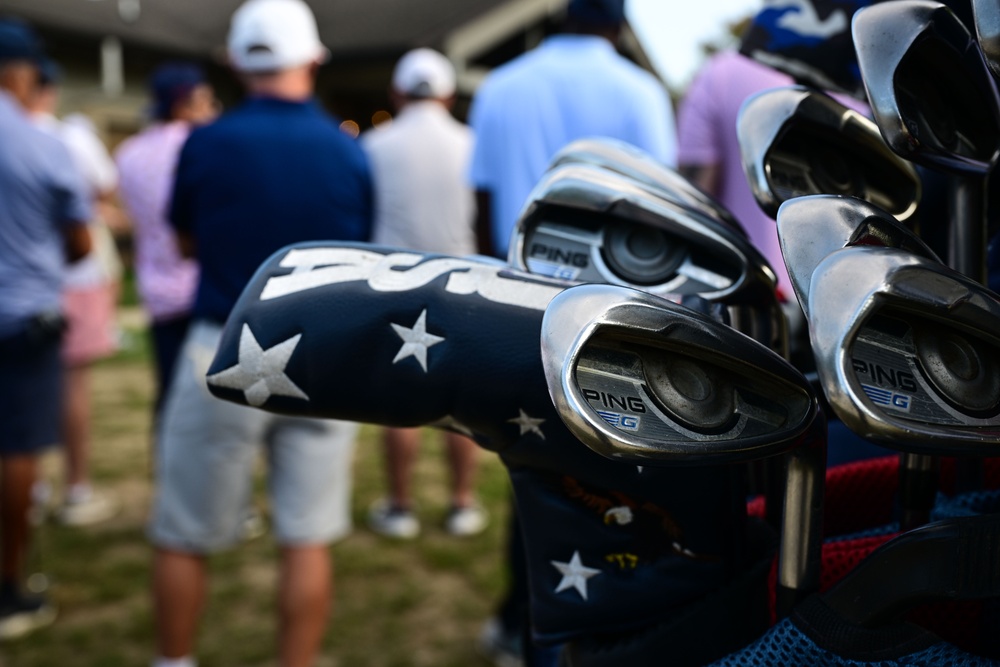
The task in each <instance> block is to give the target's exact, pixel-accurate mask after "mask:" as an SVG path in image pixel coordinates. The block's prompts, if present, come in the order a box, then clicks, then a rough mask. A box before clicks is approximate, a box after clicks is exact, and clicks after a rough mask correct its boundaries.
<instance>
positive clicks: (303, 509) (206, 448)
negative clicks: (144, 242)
mask: <svg viewBox="0 0 1000 667" xmlns="http://www.w3.org/2000/svg"><path fill="white" fill-rule="evenodd" d="M228 47H229V57H230V60H231V64H232V67H233V69H234V70H235V72H236V74H237V76H238V77H239V79H240V81H241V82H242V83H243V85H244V87H245V88H246V90H247V93H248V95H247V99H246V101H245V102H243V103H242V104H240V105H239V106H237V107H236V108H234V109H232V110H231V111H229V112H227V113H225V114H223V115H222V116H221V117H220V118H219V119H218V120H217V121H215V122H214V123H212V124H210V125H207V126H204V127H200V128H197V129H195V130H193V131H192V132H191V135H190V137H189V138H188V140H187V142H186V143H185V144H184V148H183V149H182V150H181V155H180V158H179V160H178V164H177V171H176V177H175V184H174V190H173V197H172V200H171V204H170V212H169V216H168V218H169V221H170V223H171V224H172V225H173V227H174V229H175V230H176V232H177V235H178V242H179V247H180V248H181V251H182V252H183V253H185V254H188V255H191V256H193V257H194V258H195V259H197V260H198V264H199V266H200V267H201V272H200V276H199V279H198V287H197V292H196V295H195V302H194V305H193V307H192V322H191V326H190V329H189V331H188V334H187V337H186V339H185V342H184V346H183V348H182V350H181V353H180V356H179V359H178V360H177V362H176V365H175V367H174V376H173V379H172V381H171V385H170V389H169V392H168V394H167V397H166V400H165V402H164V405H163V412H162V414H161V421H160V430H159V441H158V443H157V447H156V453H157V461H156V464H157V465H156V475H157V483H158V485H157V495H156V499H155V502H154V505H153V512H152V516H151V519H150V525H149V536H150V539H151V541H152V543H153V545H154V547H155V555H154V564H153V597H154V615H155V622H156V642H157V651H158V654H159V656H158V657H157V658H156V661H155V663H154V664H155V665H157V666H158V667H166V666H168V665H169V666H174V667H180V666H188V667H190V666H191V665H194V664H195V659H194V654H195V637H196V635H197V630H198V624H199V620H200V615H201V612H202V610H203V607H204V601H205V595H206V589H207V578H208V569H207V561H206V559H207V556H208V554H211V553H213V552H215V551H218V550H221V549H224V548H228V547H231V546H233V545H235V544H237V543H239V542H240V541H241V539H242V537H243V534H244V531H243V518H244V517H245V516H246V510H247V507H248V505H249V503H250V500H251V496H252V481H253V472H254V469H255V465H256V457H257V454H258V452H259V447H258V446H256V445H264V446H265V447H266V451H267V462H268V477H269V479H268V488H269V490H270V495H271V504H270V507H271V513H272V516H273V519H274V526H273V528H274V533H275V537H276V540H277V542H278V544H279V547H280V555H281V564H280V573H279V576H278V586H279V590H278V599H277V606H278V615H279V632H278V648H277V650H278V664H279V665H281V666H282V667H304V666H306V665H310V664H312V663H313V662H314V660H315V658H316V655H317V653H318V651H319V647H320V644H321V641H322V638H323V633H324V630H325V628H326V622H327V618H328V616H329V610H330V593H331V588H332V564H331V561H330V550H329V544H330V543H331V542H332V541H334V540H336V539H339V538H341V537H343V536H345V535H346V534H347V533H348V532H349V531H350V528H351V515H350V481H351V458H352V455H353V446H354V438H355V435H356V433H357V426H356V425H355V424H348V423H344V422H335V421H326V420H314V419H301V418H291V417H285V416H281V415H275V414H272V413H268V412H263V411H260V410H256V409H254V408H249V407H245V406H237V405H235V404H232V403H227V402H225V401H220V400H217V399H215V398H213V397H212V396H211V395H210V394H209V393H208V391H207V388H206V381H205V374H206V371H207V370H208V365H209V363H210V362H211V359H212V356H213V355H214V352H215V349H216V347H217V345H218V341H219V338H220V336H221V331H222V324H223V323H224V322H225V320H226V319H227V318H228V316H229V313H230V311H231V310H232V308H233V306H234V304H235V303H236V300H237V299H238V298H239V296H240V294H241V292H242V291H243V288H244V286H245V285H246V284H247V283H248V282H249V280H250V278H251V277H252V276H253V274H254V273H255V272H256V270H257V267H258V266H260V264H261V263H263V261H264V260H265V259H267V258H268V257H269V256H270V255H271V254H273V253H274V252H276V251H277V250H279V249H280V248H282V247H284V246H286V245H289V244H292V243H297V242H301V241H308V240H326V239H337V240H345V241H367V240H368V238H369V235H370V231H371V204H372V202H371V178H370V175H369V171H368V164H367V160H366V158H365V155H364V153H363V152H362V150H361V148H360V146H359V145H358V143H357V142H356V141H355V140H354V139H353V138H351V137H349V136H348V135H347V134H345V133H344V132H342V131H340V129H339V128H338V124H339V123H338V122H337V121H336V120H334V119H332V118H330V116H329V115H327V114H326V113H325V112H323V111H322V110H321V109H320V107H319V105H318V104H317V103H316V101H315V100H314V98H313V91H314V83H315V79H316V73H317V70H318V68H319V65H320V63H321V62H322V61H323V60H325V59H326V57H327V50H326V48H325V47H324V46H323V45H322V43H321V42H320V40H319V35H318V31H317V26H316V22H315V19H314V18H313V15H312V12H311V11H310V10H309V7H308V6H307V5H306V4H305V3H304V2H302V0H249V2H246V3H245V4H243V5H242V6H241V7H240V8H239V9H238V10H237V11H236V13H235V14H234V15H233V18H232V23H231V26H230V32H229V43H228ZM245 327H246V330H247V331H249V334H250V336H251V337H253V340H254V343H253V345H251V347H253V350H256V353H258V354H263V352H262V348H261V346H262V347H263V350H267V349H270V348H272V347H273V346H274V345H275V344H276V342H278V341H273V340H270V339H269V338H268V335H267V332H266V331H263V330H261V329H260V328H259V327H257V326H254V324H253V323H246V324H245ZM258 338H259V339H258ZM254 346H256V347H254ZM249 354H250V355H251V356H253V354H255V352H253V351H252V350H251V351H250V353H249ZM258 361H259V359H258Z"/></svg>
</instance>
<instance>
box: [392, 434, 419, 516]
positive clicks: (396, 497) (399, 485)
mask: <svg viewBox="0 0 1000 667" xmlns="http://www.w3.org/2000/svg"><path fill="white" fill-rule="evenodd" d="M383 444H384V449H385V471H386V477H387V478H388V482H389V499H390V500H391V502H392V504H393V506H394V507H398V508H400V509H410V508H411V507H412V506H413V494H412V485H411V483H412V481H413V466H414V465H415V463H416V460H417V452H418V451H419V450H420V429H416V428H386V429H385V432H384V441H383Z"/></svg>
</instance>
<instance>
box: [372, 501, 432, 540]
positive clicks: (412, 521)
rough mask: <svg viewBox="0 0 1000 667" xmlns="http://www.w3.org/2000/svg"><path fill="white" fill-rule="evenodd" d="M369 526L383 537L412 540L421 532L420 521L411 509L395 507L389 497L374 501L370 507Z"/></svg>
mask: <svg viewBox="0 0 1000 667" xmlns="http://www.w3.org/2000/svg"><path fill="white" fill-rule="evenodd" d="M368 527H369V528H371V529H372V531H374V532H375V533H378V534H379V535H382V536H383V537H392V538H395V539H397V540H412V539H413V538H415V537H416V536H417V535H419V534H420V521H419V520H418V519H417V517H416V515H414V514H413V512H411V511H410V510H404V509H400V508H398V507H394V506H393V504H392V503H391V502H390V501H389V500H388V499H387V498H381V499H379V500H376V501H375V502H374V503H372V506H371V507H370V508H369V509H368Z"/></svg>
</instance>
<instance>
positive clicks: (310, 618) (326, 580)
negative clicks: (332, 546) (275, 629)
mask: <svg viewBox="0 0 1000 667" xmlns="http://www.w3.org/2000/svg"><path fill="white" fill-rule="evenodd" d="M332 591H333V563H332V560H331V558H330V551H329V548H328V547H327V546H326V545H310V546H297V547H283V548H282V549H281V573H280V580H279V591H278V614H279V618H280V629H279V634H278V653H279V661H278V664H279V665H280V667H307V666H308V665H311V664H313V662H315V659H316V654H317V653H318V652H319V648H320V644H321V642H322V641H323V633H324V631H325V630H326V622H327V618H328V617H329V615H330V608H331V606H332V605H331V602H330V598H331V594H332Z"/></svg>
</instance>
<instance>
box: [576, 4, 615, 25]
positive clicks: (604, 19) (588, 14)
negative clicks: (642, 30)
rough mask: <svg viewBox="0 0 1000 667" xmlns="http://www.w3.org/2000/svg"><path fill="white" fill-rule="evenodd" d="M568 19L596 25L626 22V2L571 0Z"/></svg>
mask: <svg viewBox="0 0 1000 667" xmlns="http://www.w3.org/2000/svg"><path fill="white" fill-rule="evenodd" d="M566 18H568V19H573V20H576V21H579V22H581V23H590V24H596V25H619V24H621V23H624V22H625V0H570V3H569V5H568V6H567V7H566Z"/></svg>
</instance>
